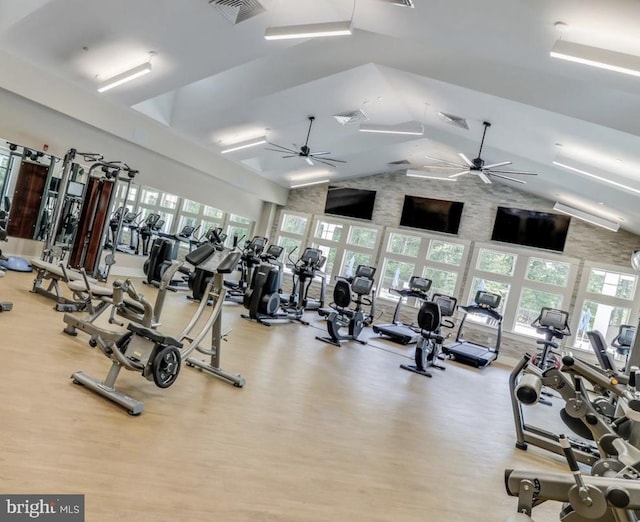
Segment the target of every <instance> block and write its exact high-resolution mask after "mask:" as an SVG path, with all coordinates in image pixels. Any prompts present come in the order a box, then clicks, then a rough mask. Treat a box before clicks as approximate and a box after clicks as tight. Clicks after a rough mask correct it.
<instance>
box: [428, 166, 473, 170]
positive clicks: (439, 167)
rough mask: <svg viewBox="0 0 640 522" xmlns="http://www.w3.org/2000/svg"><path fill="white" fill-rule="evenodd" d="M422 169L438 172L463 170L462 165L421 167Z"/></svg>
mask: <svg viewBox="0 0 640 522" xmlns="http://www.w3.org/2000/svg"><path fill="white" fill-rule="evenodd" d="M422 168H424V169H438V170H451V169H465V168H466V167H465V166H464V165H451V166H449V165H423V166H422Z"/></svg>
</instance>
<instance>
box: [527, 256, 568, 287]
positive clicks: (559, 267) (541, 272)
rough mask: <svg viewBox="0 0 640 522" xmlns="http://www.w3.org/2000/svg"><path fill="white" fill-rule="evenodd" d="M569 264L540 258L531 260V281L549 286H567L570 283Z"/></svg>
mask: <svg viewBox="0 0 640 522" xmlns="http://www.w3.org/2000/svg"><path fill="white" fill-rule="evenodd" d="M570 268H571V265H569V263H560V262H558V261H551V260H549V259H540V258H538V257H531V258H529V263H528V265H527V275H526V276H525V277H526V278H527V279H528V280H529V281H536V282H538V283H546V284H548V285H556V286H567V283H568V281H569V270H570Z"/></svg>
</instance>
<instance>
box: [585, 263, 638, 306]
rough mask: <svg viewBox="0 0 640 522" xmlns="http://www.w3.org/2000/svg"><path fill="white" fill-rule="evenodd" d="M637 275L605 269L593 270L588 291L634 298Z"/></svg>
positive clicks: (622, 297) (621, 297)
mask: <svg viewBox="0 0 640 522" xmlns="http://www.w3.org/2000/svg"><path fill="white" fill-rule="evenodd" d="M635 289H636V277H635V276H632V275H627V274H618V273H616V272H605V271H604V270H596V269H593V270H591V274H590V276H589V284H588V287H587V291H588V292H590V293H593V294H602V295H610V296H615V297H617V298H619V299H633V295H634V293H635Z"/></svg>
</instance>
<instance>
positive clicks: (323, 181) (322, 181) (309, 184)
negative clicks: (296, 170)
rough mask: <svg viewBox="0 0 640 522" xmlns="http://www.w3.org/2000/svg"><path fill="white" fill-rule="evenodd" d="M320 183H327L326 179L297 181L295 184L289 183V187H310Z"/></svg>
mask: <svg viewBox="0 0 640 522" xmlns="http://www.w3.org/2000/svg"><path fill="white" fill-rule="evenodd" d="M321 183H329V180H328V179H320V180H318V181H306V182H304V183H298V184H297V185H291V187H289V188H292V189H293V188H300V187H310V186H311V185H320V184H321Z"/></svg>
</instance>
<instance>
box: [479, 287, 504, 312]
mask: <svg viewBox="0 0 640 522" xmlns="http://www.w3.org/2000/svg"><path fill="white" fill-rule="evenodd" d="M501 299H502V296H500V295H499V294H492V293H491V292H485V291H484V290H478V291H477V292H476V298H475V302H476V304H477V305H479V306H486V307H487V308H492V309H496V308H498V306H500V300H501Z"/></svg>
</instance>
